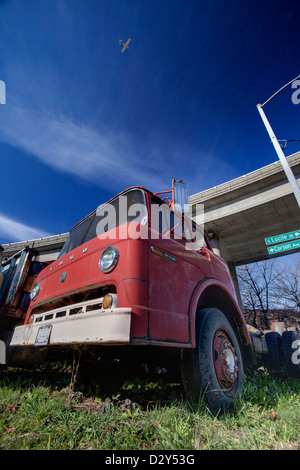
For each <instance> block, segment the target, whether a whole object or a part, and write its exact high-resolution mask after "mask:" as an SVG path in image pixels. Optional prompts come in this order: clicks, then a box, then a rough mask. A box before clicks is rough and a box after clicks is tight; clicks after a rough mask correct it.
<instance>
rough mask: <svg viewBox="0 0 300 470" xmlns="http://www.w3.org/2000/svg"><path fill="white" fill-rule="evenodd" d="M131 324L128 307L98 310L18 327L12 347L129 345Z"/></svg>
mask: <svg viewBox="0 0 300 470" xmlns="http://www.w3.org/2000/svg"><path fill="white" fill-rule="evenodd" d="M130 324H131V309H129V308H128V309H124V308H114V309H111V310H109V311H103V310H96V311H93V312H85V313H79V314H77V315H74V316H68V317H67V318H55V319H53V320H47V321H40V322H36V323H31V324H29V325H22V326H17V327H16V328H15V330H14V334H13V337H12V340H11V343H10V345H11V346H45V345H47V344H48V345H75V344H78V345H79V344H105V343H111V344H114V343H115V344H120V343H122V344H124V343H129V342H130ZM46 327H49V328H46Z"/></svg>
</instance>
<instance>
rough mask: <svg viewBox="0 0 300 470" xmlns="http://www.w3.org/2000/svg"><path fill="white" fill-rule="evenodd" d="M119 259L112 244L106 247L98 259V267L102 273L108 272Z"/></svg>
mask: <svg viewBox="0 0 300 470" xmlns="http://www.w3.org/2000/svg"><path fill="white" fill-rule="evenodd" d="M118 260H119V253H118V251H117V250H116V248H114V247H113V246H109V247H108V248H106V249H105V250H104V251H103V253H102V255H101V256H100V260H99V267H100V269H101V271H103V272H104V273H109V272H110V271H112V270H113V269H114V267H115V266H116V264H117V262H118Z"/></svg>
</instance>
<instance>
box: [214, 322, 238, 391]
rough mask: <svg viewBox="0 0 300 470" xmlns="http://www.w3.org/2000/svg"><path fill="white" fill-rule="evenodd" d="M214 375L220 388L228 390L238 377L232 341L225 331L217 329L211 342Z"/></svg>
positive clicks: (232, 386)
mask: <svg viewBox="0 0 300 470" xmlns="http://www.w3.org/2000/svg"><path fill="white" fill-rule="evenodd" d="M213 357H214V366H215V371H216V376H217V379H218V382H219V384H220V386H221V388H222V389H223V390H224V391H226V392H230V391H232V390H233V389H234V388H235V385H236V383H237V379H238V370H239V367H238V358H237V355H236V351H235V349H234V346H233V343H232V341H231V339H230V338H229V336H228V335H227V333H225V331H221V330H219V331H217V333H216V334H215V338H214V342H213Z"/></svg>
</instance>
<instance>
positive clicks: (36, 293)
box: [30, 283, 41, 300]
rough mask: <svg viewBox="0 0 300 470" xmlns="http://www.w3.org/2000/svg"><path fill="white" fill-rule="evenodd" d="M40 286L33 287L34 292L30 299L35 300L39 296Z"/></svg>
mask: <svg viewBox="0 0 300 470" xmlns="http://www.w3.org/2000/svg"><path fill="white" fill-rule="evenodd" d="M40 287H41V286H40V284H39V283H37V284H35V285H34V286H33V288H32V291H31V293H30V298H31V300H35V299H36V298H37V296H38V293H39V292H40Z"/></svg>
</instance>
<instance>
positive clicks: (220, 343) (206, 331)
mask: <svg viewBox="0 0 300 470" xmlns="http://www.w3.org/2000/svg"><path fill="white" fill-rule="evenodd" d="M181 376H182V381H183V386H184V389H185V392H186V394H187V395H188V396H191V395H192V396H194V397H195V398H196V399H198V398H199V396H201V393H203V392H204V393H205V398H206V401H207V403H208V405H209V408H210V409H211V410H212V411H213V412H215V413H218V412H219V413H220V412H223V411H225V410H229V409H231V408H233V406H234V404H235V402H236V400H237V398H238V396H239V395H240V394H241V391H242V383H243V379H244V368H243V360H242V354H241V350H240V346H239V343H238V340H237V337H236V334H235V332H234V331H233V328H232V326H231V325H230V323H229V321H228V320H227V318H226V317H225V315H224V314H223V313H222V312H221V311H220V310H217V309H215V308H208V309H203V310H200V311H198V312H197V324H196V348H195V349H194V350H193V351H189V350H184V351H183V354H182V359H181Z"/></svg>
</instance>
